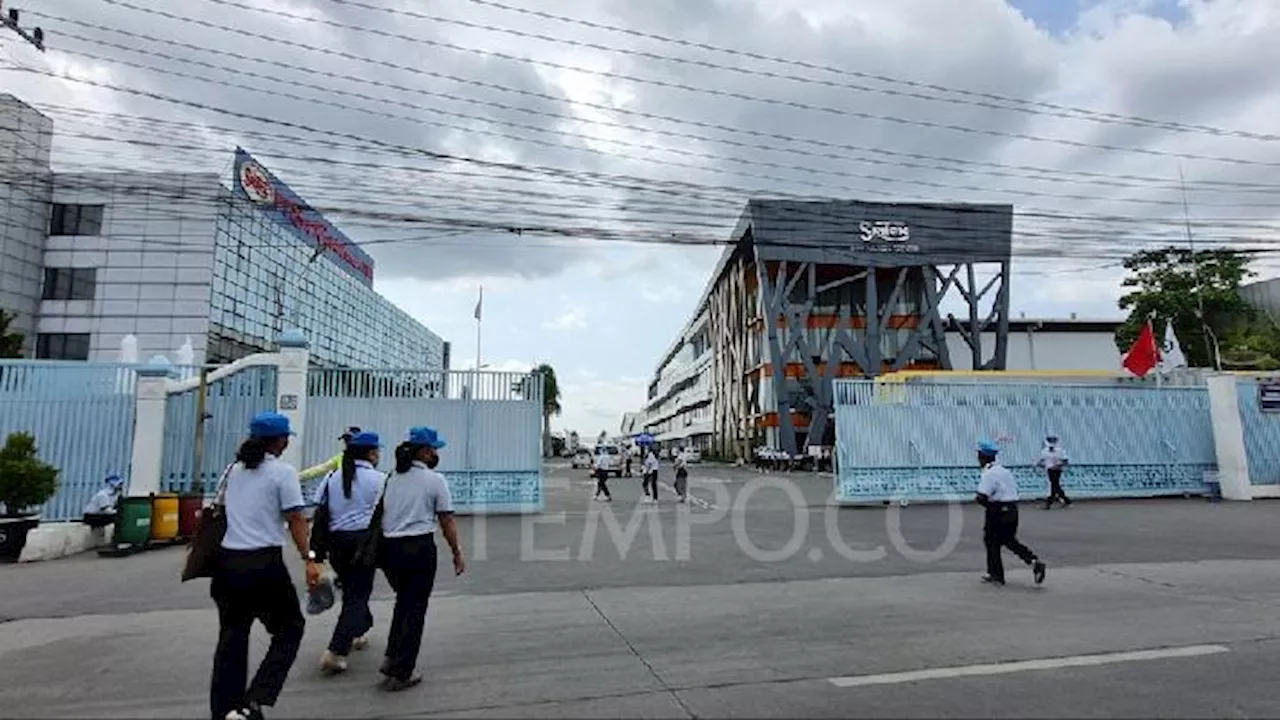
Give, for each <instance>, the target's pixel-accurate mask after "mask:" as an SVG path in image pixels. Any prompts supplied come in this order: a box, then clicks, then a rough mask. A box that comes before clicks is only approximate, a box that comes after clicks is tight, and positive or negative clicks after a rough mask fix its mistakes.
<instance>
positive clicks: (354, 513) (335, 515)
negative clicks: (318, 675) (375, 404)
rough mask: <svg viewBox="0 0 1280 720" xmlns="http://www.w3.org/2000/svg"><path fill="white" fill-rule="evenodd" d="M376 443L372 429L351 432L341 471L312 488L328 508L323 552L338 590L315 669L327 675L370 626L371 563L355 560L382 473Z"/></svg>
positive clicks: (365, 641)
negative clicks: (337, 606) (338, 606)
mask: <svg viewBox="0 0 1280 720" xmlns="http://www.w3.org/2000/svg"><path fill="white" fill-rule="evenodd" d="M381 447H382V443H381V440H380V438H379V437H378V434H377V433H372V432H360V433H356V434H355V435H352V436H351V437H349V438H348V439H347V449H346V450H344V451H343V453H342V467H341V469H340V470H335V471H334V472H332V473H329V476H328V477H327V478H325V480H324V482H322V483H320V486H319V487H317V488H316V491H315V502H316V504H317V505H328V508H329V546H328V551H327V554H328V560H329V564H330V566H332V567H333V571H334V572H335V573H336V574H337V576H338V585H339V587H341V588H342V610H341V611H340V612H339V613H338V623H337V625H335V626H334V628H333V637H332V638H330V640H329V648H328V649H327V650H325V651H324V655H322V656H321V658H320V669H321V671H322V672H324V673H326V674H329V675H336V674H338V673H341V672H346V670H347V655H349V654H350V652H351V651H352V650H353V649H354V650H363V649H365V648H366V647H368V646H369V638H368V636H367V633H368V632H369V631H370V630H371V629H373V613H372V612H370V610H369V597H370V596H371V595H372V594H373V579H374V574H375V573H374V567H373V566H372V565H369V564H367V563H362V562H360V561H359V559H358V556H359V554H360V549H361V547H363V545H364V542H365V538H366V536H367V535H368V534H369V522H370V520H371V519H372V518H373V508H374V506H375V505H377V503H378V496H379V495H381V493H382V480H383V474H382V473H381V472H379V471H378V470H377V469H376V468H377V465H378V461H379V459H380V453H379V450H380V448H381ZM321 559H323V558H321Z"/></svg>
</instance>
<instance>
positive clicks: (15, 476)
mask: <svg viewBox="0 0 1280 720" xmlns="http://www.w3.org/2000/svg"><path fill="white" fill-rule="evenodd" d="M57 491H58V469H57V468H55V467H53V466H52V465H49V464H48V463H45V462H43V461H41V460H40V457H39V455H38V453H37V450H36V439H35V436H33V435H31V434H30V433H13V434H12V435H10V436H9V437H8V438H6V439H5V443H4V447H3V448H0V505H3V506H4V512H5V514H6V515H11V516H12V515H21V514H22V513H23V512H24V511H26V510H27V509H28V508H31V507H34V506H36V505H41V504H43V503H44V502H45V501H46V500H48V499H49V498H51V497H53V494H54V493H55V492H57Z"/></svg>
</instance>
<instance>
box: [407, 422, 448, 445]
mask: <svg viewBox="0 0 1280 720" xmlns="http://www.w3.org/2000/svg"><path fill="white" fill-rule="evenodd" d="M406 442H408V443H409V444H410V445H425V446H427V447H429V448H435V449H436V450H439V449H440V448H443V447H444V446H445V445H446V444H447V443H445V441H444V438H442V437H440V433H437V432H436V429H435V428H429V427H413V428H409V436H408V437H407V438H406Z"/></svg>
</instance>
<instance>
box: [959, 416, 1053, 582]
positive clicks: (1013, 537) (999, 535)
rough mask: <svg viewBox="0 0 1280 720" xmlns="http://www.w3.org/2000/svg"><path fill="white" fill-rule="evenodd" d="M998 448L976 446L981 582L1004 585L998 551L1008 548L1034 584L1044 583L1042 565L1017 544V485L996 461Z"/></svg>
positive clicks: (988, 443) (1001, 563)
mask: <svg viewBox="0 0 1280 720" xmlns="http://www.w3.org/2000/svg"><path fill="white" fill-rule="evenodd" d="M999 453H1000V448H999V447H998V446H996V444H995V443H992V442H989V441H985V440H984V441H982V442H981V443H978V466H979V467H981V468H982V479H981V480H980V481H979V482H978V493H977V498H976V499H977V501H978V503H979V504H980V505H982V506H983V507H984V508H985V509H986V522H985V524H984V525H983V528H982V540H983V543H984V544H985V545H986V546H987V574H986V575H984V576H982V581H983V582H986V583H991V584H993V585H1004V561H1003V560H1002V559H1001V557H1000V552H1001V550H1003V549H1004V548H1009V550H1011V551H1012V552H1013V554H1014V555H1017V556H1018V557H1019V558H1021V560H1022V561H1023V562H1025V563H1026V564H1028V565H1030V566H1031V570H1032V574H1033V576H1034V577H1035V581H1036V584H1037V585H1038V584H1040V583H1042V582H1044V577H1045V564H1044V563H1043V562H1042V561H1041V560H1040V558H1038V557H1037V556H1036V554H1035V553H1034V552H1032V551H1031V549H1030V548H1028V547H1027V546H1026V545H1023V544H1022V543H1021V542H1018V485H1017V482H1016V481H1015V480H1014V477H1013V473H1011V472H1009V470H1008V468H1006V467H1004V466H1003V465H1001V464H1000V463H999V461H997V460H996V456H997V455H998V454H999Z"/></svg>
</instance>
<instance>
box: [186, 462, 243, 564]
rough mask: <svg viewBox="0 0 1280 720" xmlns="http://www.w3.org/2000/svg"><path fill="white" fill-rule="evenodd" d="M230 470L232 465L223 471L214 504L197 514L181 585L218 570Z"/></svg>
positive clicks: (225, 520)
mask: <svg viewBox="0 0 1280 720" xmlns="http://www.w3.org/2000/svg"><path fill="white" fill-rule="evenodd" d="M233 467H235V463H232V464H230V465H228V466H227V469H226V470H224V471H223V472H222V480H221V481H219V483H218V493H217V495H215V496H214V499H213V504H212V505H209V506H208V507H206V508H204V509H202V510H201V511H200V523H199V525H197V526H196V534H195V537H193V538H191V544H190V545H188V546H187V561H186V564H185V565H184V566H183V568H182V582H186V581H188V580H194V579H195V578H202V577H207V578H211V577H213V574H214V572H215V571H216V570H217V569H218V555H219V552H220V550H221V548H222V538H223V537H224V536H226V534H227V507H226V499H227V478H228V477H230V476H231V468H233Z"/></svg>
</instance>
